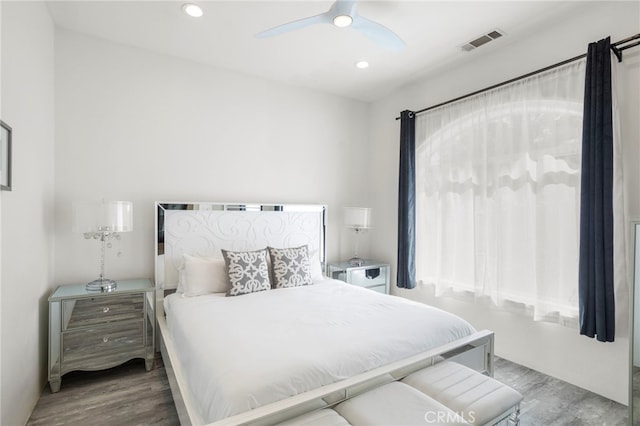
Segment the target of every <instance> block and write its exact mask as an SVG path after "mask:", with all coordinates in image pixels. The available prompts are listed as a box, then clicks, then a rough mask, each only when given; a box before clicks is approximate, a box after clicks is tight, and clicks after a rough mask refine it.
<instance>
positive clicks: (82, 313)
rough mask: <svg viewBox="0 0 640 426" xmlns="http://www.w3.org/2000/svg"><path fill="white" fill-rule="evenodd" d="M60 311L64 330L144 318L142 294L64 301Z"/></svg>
mask: <svg viewBox="0 0 640 426" xmlns="http://www.w3.org/2000/svg"><path fill="white" fill-rule="evenodd" d="M62 310H63V318H68V321H65V324H64V330H70V329H75V328H80V327H90V326H94V325H98V324H103V323H105V322H113V321H129V320H135V319H138V318H143V317H144V293H137V294H121V295H113V296H102V297H91V298H85V299H77V300H65V301H64V302H63V303H62Z"/></svg>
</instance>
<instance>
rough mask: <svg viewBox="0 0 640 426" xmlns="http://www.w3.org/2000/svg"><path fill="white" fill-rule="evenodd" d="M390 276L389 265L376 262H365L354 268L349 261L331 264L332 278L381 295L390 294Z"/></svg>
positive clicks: (330, 272)
mask: <svg viewBox="0 0 640 426" xmlns="http://www.w3.org/2000/svg"><path fill="white" fill-rule="evenodd" d="M389 274H390V267H389V264H388V263H382V262H378V261H375V260H365V261H364V264H363V265H361V266H352V265H351V264H350V263H349V262H348V261H347V262H340V263H330V264H329V277H330V278H333V279H336V280H341V281H344V282H347V283H349V284H353V285H357V286H360V287H365V288H368V289H370V290H373V291H377V292H379V293H385V294H389Z"/></svg>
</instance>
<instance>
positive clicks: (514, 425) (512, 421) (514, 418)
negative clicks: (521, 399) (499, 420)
mask: <svg viewBox="0 0 640 426" xmlns="http://www.w3.org/2000/svg"><path fill="white" fill-rule="evenodd" d="M507 424H508V425H509V426H519V425H520V404H518V405H516V407H515V410H514V411H513V413H511V415H510V416H509V419H508V420H507Z"/></svg>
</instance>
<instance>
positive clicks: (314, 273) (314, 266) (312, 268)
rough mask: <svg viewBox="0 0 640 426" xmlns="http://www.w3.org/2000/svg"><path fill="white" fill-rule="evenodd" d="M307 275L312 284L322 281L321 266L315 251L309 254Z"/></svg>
mask: <svg viewBox="0 0 640 426" xmlns="http://www.w3.org/2000/svg"><path fill="white" fill-rule="evenodd" d="M309 273H310V275H311V280H312V281H314V282H316V281H322V280H323V279H324V273H323V272H322V265H321V264H320V257H319V256H318V251H317V250H315V251H314V252H312V253H309Z"/></svg>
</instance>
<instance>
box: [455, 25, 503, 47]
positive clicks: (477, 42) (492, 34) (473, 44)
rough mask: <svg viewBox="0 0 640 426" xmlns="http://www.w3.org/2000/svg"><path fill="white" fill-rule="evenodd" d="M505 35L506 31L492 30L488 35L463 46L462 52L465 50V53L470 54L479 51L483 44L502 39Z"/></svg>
mask: <svg viewBox="0 0 640 426" xmlns="http://www.w3.org/2000/svg"><path fill="white" fill-rule="evenodd" d="M503 35H504V31H502V30H499V29H495V30H491V31H489V32H488V33H487V34H483V35H481V36H480V37H477V38H475V39H473V40H471V41H470V42H468V43H466V44H464V45H463V46H462V50H464V51H465V52H469V51H471V50H474V49H477V48H478V47H480V46H482V45H483V44H486V43H489V42H490V41H493V40H495V39H497V38H500V37H502V36H503Z"/></svg>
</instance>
